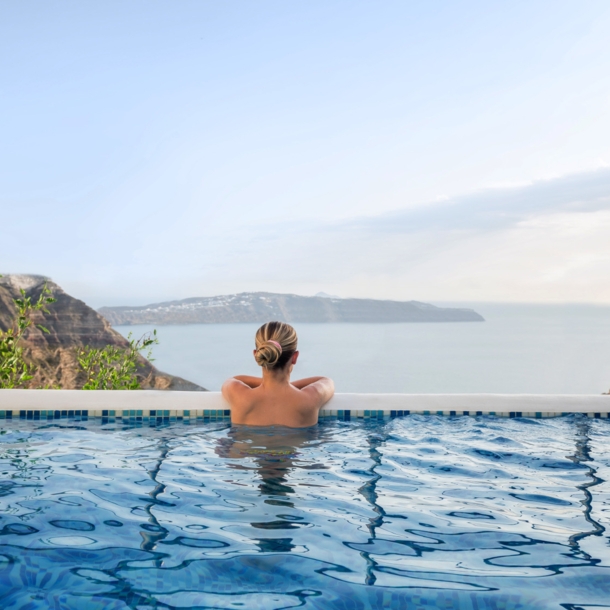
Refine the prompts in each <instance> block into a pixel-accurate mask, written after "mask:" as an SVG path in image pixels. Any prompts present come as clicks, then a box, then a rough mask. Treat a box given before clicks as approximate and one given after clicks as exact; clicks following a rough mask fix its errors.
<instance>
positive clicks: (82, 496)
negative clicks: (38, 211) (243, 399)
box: [0, 416, 610, 610]
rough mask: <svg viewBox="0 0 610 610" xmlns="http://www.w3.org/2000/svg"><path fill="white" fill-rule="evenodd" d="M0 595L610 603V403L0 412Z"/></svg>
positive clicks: (93, 604) (97, 601)
mask: <svg viewBox="0 0 610 610" xmlns="http://www.w3.org/2000/svg"><path fill="white" fill-rule="evenodd" d="M0 433H1V434H0V456H1V462H0V600H2V601H1V604H0V605H1V607H2V608H3V609H8V608H14V609H18V610H27V609H34V608H40V609H43V608H44V609H46V608H61V609H68V608H70V609H71V608H86V609H95V608H104V609H119V608H134V609H136V608H137V609H141V610H144V609H150V608H247V609H250V608H262V609H265V610H271V609H279V608H295V607H301V608H303V607H304V608H333V609H334V608H336V609H341V610H343V609H345V610H347V609H357V608H362V609H365V608H383V607H386V608H409V609H413V610H417V609H435V608H442V609H447V608H459V609H460V610H469V609H471V608H472V609H484V608H494V609H496V608H497V609H498V610H500V609H502V610H510V609H516V608H524V609H538V608H557V609H561V608H564V609H573V610H578V609H587V610H593V609H594V608H596V609H597V608H610V570H609V567H610V546H609V537H608V536H609V535H608V531H607V528H608V523H609V520H610V486H609V485H608V483H607V482H606V481H607V480H608V478H609V477H608V475H609V470H610V444H609V441H610V422H608V421H601V420H590V419H586V418H581V417H565V418H558V419H552V420H544V421H540V420H504V419H495V418H492V417H489V418H468V417H463V418H439V417H418V416H410V417H407V418H405V419H402V420H393V421H391V422H386V423H376V424H365V423H357V422H333V423H324V424H320V425H319V426H318V427H316V428H314V429H308V430H300V431H295V430H292V431H286V430H284V431H282V430H278V429H275V430H274V429H252V428H230V427H229V426H228V425H224V424H219V423H217V424H208V425H198V426H193V425H191V426H186V425H182V424H176V425H171V426H168V427H162V428H123V427H122V426H117V425H114V424H112V425H102V424H100V423H99V422H96V421H90V422H62V424H61V425H47V424H39V425H38V424H36V423H35V422H23V421H19V422H13V423H11V422H6V423H4V424H2V426H1V427H0Z"/></svg>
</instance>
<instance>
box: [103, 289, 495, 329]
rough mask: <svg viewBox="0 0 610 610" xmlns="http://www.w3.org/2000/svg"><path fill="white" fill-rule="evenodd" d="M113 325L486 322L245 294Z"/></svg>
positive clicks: (410, 308) (416, 306) (111, 314)
mask: <svg viewBox="0 0 610 610" xmlns="http://www.w3.org/2000/svg"><path fill="white" fill-rule="evenodd" d="M99 313H100V314H102V315H103V316H104V317H105V318H106V319H107V320H109V321H110V322H111V323H112V324H115V325H119V324H219V323H228V322H255V323H263V322H267V321H269V320H280V321H283V322H291V323H294V322H373V323H374V322H482V321H483V320H484V319H483V317H482V316H480V315H479V314H478V313H476V312H475V311H473V310H472V309H452V308H445V307H435V306H434V305H429V304H427V303H420V302H418V301H381V300H376V299H339V298H334V297H330V298H329V297H327V296H315V297H302V296H298V295H295V294H274V293H270V292H243V293H241V294H231V295H227V296H218V297H196V298H191V299H183V300H181V301H169V302H167V303H155V304H153V305H146V306H144V307H102V308H101V309H100V310H99Z"/></svg>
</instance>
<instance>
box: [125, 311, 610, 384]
mask: <svg viewBox="0 0 610 610" xmlns="http://www.w3.org/2000/svg"><path fill="white" fill-rule="evenodd" d="M460 306H468V307H471V308H472V309H475V310H476V311H477V312H478V313H480V314H481V315H482V316H483V317H484V318H485V322H445V323H398V324H395V323H388V324H384V323H379V324H345V323H344V324H317V323H316V324H307V323H299V324H295V325H294V326H295V328H296V330H297V333H298V335H299V351H300V355H299V360H298V362H297V365H296V366H295V369H294V372H293V378H294V379H297V378H300V377H309V376H313V375H325V376H328V377H331V378H333V379H334V381H335V386H336V390H337V392H375V393H378V392H405V393H414V394H417V393H478V392H490V393H507V394H521V393H525V394H601V393H603V392H608V391H610V306H595V305H581V304H577V305H539V304H536V305H525V304H498V303H493V304H490V303H479V304H469V305H465V304H461V305H460ZM258 326H259V325H258V324H191V325H183V326H182V325H174V326H154V327H153V326H145V325H137V326H118V327H116V329H117V330H118V331H119V332H120V333H122V334H123V335H125V336H127V335H128V334H129V333H132V335H133V336H135V337H140V336H141V335H142V334H144V333H146V332H150V331H152V330H153V328H155V329H156V330H157V336H158V338H159V345H157V346H155V349H154V353H153V358H154V359H155V361H154V364H155V366H157V368H159V369H160V370H162V371H165V372H167V373H171V374H173V375H178V376H180V377H183V378H184V379H188V380H189V381H193V382H195V383H197V384H199V385H201V386H202V387H204V388H206V389H208V390H219V389H220V387H221V385H222V383H223V381H224V380H225V379H227V378H228V377H231V376H233V375H238V374H244V375H257V374H260V368H259V367H258V366H257V365H256V363H255V361H254V358H253V354H252V350H253V349H254V335H255V332H256V329H257V328H258Z"/></svg>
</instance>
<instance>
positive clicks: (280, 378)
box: [262, 366, 292, 387]
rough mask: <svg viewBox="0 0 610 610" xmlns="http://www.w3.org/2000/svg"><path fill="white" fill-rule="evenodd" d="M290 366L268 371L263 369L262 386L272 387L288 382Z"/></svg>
mask: <svg viewBox="0 0 610 610" xmlns="http://www.w3.org/2000/svg"><path fill="white" fill-rule="evenodd" d="M291 368H292V367H288V366H287V367H286V368H284V369H277V370H274V371H270V370H268V369H263V383H262V385H263V386H267V387H272V386H280V385H288V384H289V383H290V373H291Z"/></svg>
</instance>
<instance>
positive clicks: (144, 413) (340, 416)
mask: <svg viewBox="0 0 610 610" xmlns="http://www.w3.org/2000/svg"><path fill="white" fill-rule="evenodd" d="M408 415H443V416H448V417H454V416H471V417H476V416H479V415H495V416H496V417H509V418H512V417H528V418H535V419H542V418H546V417H561V416H564V415H569V413H561V412H552V413H548V412H539V411H538V412H524V411H508V412H499V411H492V412H489V413H485V412H483V411H407V410H404V411H401V410H392V411H384V410H364V411H359V410H354V409H351V410H349V409H343V410H337V411H330V410H322V411H321V412H320V419H322V420H338V421H353V420H369V421H370V420H385V419H395V418H399V417H406V416H408ZM586 415H587V416H588V417H591V418H595V419H607V418H609V417H610V413H587V414H586ZM16 419H19V420H34V421H39V420H40V421H55V420H61V419H78V420H89V419H101V421H102V423H114V422H125V423H139V422H141V423H152V424H155V423H166V422H177V421H181V422H185V423H190V422H210V421H230V419H231V411H230V410H229V409H203V410H190V411H187V410H169V409H164V410H160V409H157V410H155V409H150V410H143V409H129V410H125V409H123V410H113V409H103V410H95V411H94V410H87V409H83V410H63V411H59V410H47V411H44V410H41V411H39V410H20V411H7V410H5V411H0V420H16Z"/></svg>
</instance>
